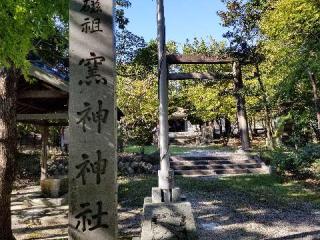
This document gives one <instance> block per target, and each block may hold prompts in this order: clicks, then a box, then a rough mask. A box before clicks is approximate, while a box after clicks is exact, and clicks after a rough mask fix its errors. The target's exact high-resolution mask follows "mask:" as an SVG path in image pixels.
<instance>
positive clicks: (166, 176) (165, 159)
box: [157, 0, 173, 202]
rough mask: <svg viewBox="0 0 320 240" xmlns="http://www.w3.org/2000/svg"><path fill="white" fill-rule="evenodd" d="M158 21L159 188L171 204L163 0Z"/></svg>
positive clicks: (158, 7)
mask: <svg viewBox="0 0 320 240" xmlns="http://www.w3.org/2000/svg"><path fill="white" fill-rule="evenodd" d="M157 21H158V24H157V26H158V61H159V69H158V71H159V100H160V106H159V114H160V121H159V130H160V135H159V142H160V171H159V188H160V189H161V191H162V193H161V194H162V196H163V199H162V200H163V201H164V202H170V199H171V197H170V190H171V189H172V188H173V171H171V170H170V162H169V157H170V155H169V133H168V132H169V126H168V125H169V124H168V78H167V77H168V67H167V59H166V36H165V17H164V4H163V0H157Z"/></svg>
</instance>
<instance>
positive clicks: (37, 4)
mask: <svg viewBox="0 0 320 240" xmlns="http://www.w3.org/2000/svg"><path fill="white" fill-rule="evenodd" d="M67 18H68V1H65V0H64V1H54V0H48V1H47V0H46V1H44V0H34V1H29V0H15V1H12V0H4V1H1V3H0V19H1V26H0V32H1V33H2V34H0V96H1V101H0V119H1V123H0V129H1V132H0V135H1V141H0V208H1V215H0V225H1V230H0V239H7V240H11V239H14V237H13V235H12V231H11V213H10V194H11V191H12V183H13V180H14V166H15V153H16V85H17V84H16V81H17V79H18V76H19V75H20V74H21V73H22V74H24V75H25V76H26V77H27V76H28V68H29V66H30V63H29V62H28V60H27V55H28V54H29V52H30V50H32V49H33V48H34V46H33V41H34V39H37V38H43V39H45V38H48V37H49V36H50V35H53V34H54V33H55V29H56V26H57V23H58V22H60V23H66V21H67Z"/></svg>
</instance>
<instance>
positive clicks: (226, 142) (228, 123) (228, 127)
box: [223, 118, 231, 146]
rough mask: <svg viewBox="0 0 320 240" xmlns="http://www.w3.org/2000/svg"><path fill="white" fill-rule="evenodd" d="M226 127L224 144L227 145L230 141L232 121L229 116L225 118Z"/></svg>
mask: <svg viewBox="0 0 320 240" xmlns="http://www.w3.org/2000/svg"><path fill="white" fill-rule="evenodd" d="M224 128H225V133H224V143H223V145H224V146H227V145H228V143H229V139H230V134H231V122H230V120H229V119H228V118H225V119H224Z"/></svg>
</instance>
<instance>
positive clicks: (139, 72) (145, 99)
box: [117, 42, 158, 145]
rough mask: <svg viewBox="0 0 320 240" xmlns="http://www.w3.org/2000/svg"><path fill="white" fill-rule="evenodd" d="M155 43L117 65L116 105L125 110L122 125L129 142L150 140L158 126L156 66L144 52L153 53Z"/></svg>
mask: <svg viewBox="0 0 320 240" xmlns="http://www.w3.org/2000/svg"><path fill="white" fill-rule="evenodd" d="M153 46H154V42H151V43H150V44H149V45H148V46H147V47H146V48H142V49H140V50H138V52H137V55H136V56H135V58H134V59H133V60H132V61H131V62H127V63H122V64H118V66H117V68H118V72H119V75H118V82H117V96H118V98H117V101H118V102H117V104H118V106H119V108H120V109H121V110H122V112H123V113H124V117H123V118H122V121H121V127H122V130H123V136H124V138H125V141H126V142H132V143H135V144H141V145H144V144H148V143H151V141H152V129H153V128H154V127H155V126H156V125H157V119H158V111H157V109H158V97H157V95H158V83H157V75H156V67H155V66H152V65H149V63H148V61H147V60H146V59H145V58H147V57H148V55H145V52H152V49H154V48H153ZM151 67H153V69H151ZM147 69H149V71H146V70H147ZM150 70H153V71H150Z"/></svg>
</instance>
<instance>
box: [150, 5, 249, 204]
mask: <svg viewBox="0 0 320 240" xmlns="http://www.w3.org/2000/svg"><path fill="white" fill-rule="evenodd" d="M163 2H164V0H157V20H158V61H159V100H160V106H159V114H160V116H159V119H160V124H159V125H160V135H159V142H160V159H161V164H160V166H161V169H160V171H159V189H158V191H160V192H161V193H160V194H161V197H162V199H161V202H172V200H173V199H175V197H176V196H175V188H174V180H173V171H172V170H171V169H170V161H169V158H170V154H169V144H168V143H169V135H168V80H188V79H200V80H217V79H233V81H234V90H235V97H236V100H237V118H238V126H239V133H240V139H241V146H242V149H243V150H248V149H249V148H250V139H249V131H248V122H247V113H246V108H245V97H244V96H243V94H242V89H243V87H244V85H243V80H242V73H241V65H240V62H239V61H238V60H237V59H235V58H232V57H228V56H203V55H167V54H166V39H165V17H164V3H163ZM173 64H232V74H228V73H225V74H209V73H171V74H168V65H173ZM153 193H154V194H153V201H154V202H158V201H159V199H157V196H158V195H159V194H156V189H154V190H153Z"/></svg>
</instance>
